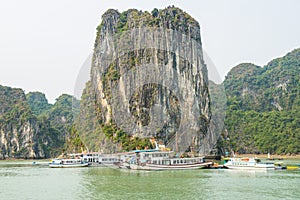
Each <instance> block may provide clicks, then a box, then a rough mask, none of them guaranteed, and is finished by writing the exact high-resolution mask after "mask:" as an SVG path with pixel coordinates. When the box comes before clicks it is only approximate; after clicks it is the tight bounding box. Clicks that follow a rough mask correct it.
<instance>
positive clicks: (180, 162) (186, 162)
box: [118, 149, 213, 171]
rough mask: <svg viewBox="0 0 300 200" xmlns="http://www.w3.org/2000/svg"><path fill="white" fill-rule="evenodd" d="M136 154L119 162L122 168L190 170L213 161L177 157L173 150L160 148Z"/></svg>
mask: <svg viewBox="0 0 300 200" xmlns="http://www.w3.org/2000/svg"><path fill="white" fill-rule="evenodd" d="M133 152H134V154H132V155H131V156H129V157H128V158H127V159H126V160H125V161H123V162H121V163H119V165H118V166H119V167H120V168H127V169H133V170H149V171H152V170H188V169H200V168H204V167H208V166H210V165H212V164H213V163H212V162H204V160H203V158H200V157H190V158H176V157H173V156H172V154H175V153H174V152H173V151H161V150H158V149H149V150H135V151H133Z"/></svg>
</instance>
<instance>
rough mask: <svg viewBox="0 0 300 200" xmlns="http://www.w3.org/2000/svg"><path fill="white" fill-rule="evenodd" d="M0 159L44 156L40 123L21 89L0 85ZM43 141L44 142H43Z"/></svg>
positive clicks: (45, 143)
mask: <svg viewBox="0 0 300 200" xmlns="http://www.w3.org/2000/svg"><path fill="white" fill-rule="evenodd" d="M0 105H1V106H0V107H1V108H0V159H3V158H7V157H15V158H19V157H27V158H42V157H45V152H44V150H43V145H47V142H45V141H43V139H42V138H40V137H39V135H40V129H41V127H40V124H39V122H38V121H37V119H36V117H35V116H33V114H32V112H31V110H30V108H29V105H28V103H27V101H26V98H25V94H24V92H23V91H22V90H21V89H12V88H9V87H3V86H0ZM43 142H44V143H43Z"/></svg>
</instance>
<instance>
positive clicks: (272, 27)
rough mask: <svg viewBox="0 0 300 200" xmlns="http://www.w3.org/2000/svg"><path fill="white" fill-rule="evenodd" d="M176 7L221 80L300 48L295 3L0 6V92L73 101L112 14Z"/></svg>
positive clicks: (241, 0)
mask: <svg viewBox="0 0 300 200" xmlns="http://www.w3.org/2000/svg"><path fill="white" fill-rule="evenodd" d="M168 5H175V6H178V7H180V8H182V9H183V10H184V11H186V12H188V13H189V14H190V15H191V16H192V17H194V18H195V19H196V20H198V21H199V23H200V26H201V37H202V43H203V49H204V51H205V52H206V53H207V54H208V55H209V57H210V58H211V60H212V61H213V62H214V64H215V66H216V68H217V70H218V72H219V74H220V76H221V77H222V79H224V77H225V75H226V74H227V72H228V71H229V70H230V69H231V68H232V67H234V66H235V65H237V64H239V63H241V62H252V63H254V64H257V65H261V66H263V65H265V64H267V62H268V61H270V60H271V59H273V58H276V57H279V56H283V55H285V54H286V53H287V52H289V51H291V50H293V49H295V48H299V47H300V21H299V19H300V11H299V10H300V1H297V0H263V1H262V0H248V1H247V0H228V1H222V0H219V1H214V0H212V1H207V0H193V1H192V0H190V1H188V0H181V1H162V0H143V1H142V0H119V1H113V0H102V1H100V0H86V1H84V0H51V1H50V0H49V1H41V0H26V1H22V0H9V1H3V0H1V6H0V84H1V85H6V86H12V87H19V88H23V89H24V90H25V91H26V92H29V91H41V92H44V93H45V94H46V96H47V98H48V99H49V101H50V102H54V99H55V98H57V97H58V96H59V95H60V94H61V93H69V94H73V92H74V85H75V81H76V78H77V76H78V74H79V72H80V69H81V67H82V64H83V63H84V62H85V60H86V59H87V57H88V56H89V55H90V54H91V52H92V49H93V45H94V40H95V35H96V27H97V26H98V24H100V21H101V15H102V14H103V13H104V12H105V11H106V10H107V9H109V8H115V9H118V10H119V11H123V10H126V9H128V8H137V9H139V10H148V11H151V10H152V9H153V8H155V7H157V8H164V7H167V6H168Z"/></svg>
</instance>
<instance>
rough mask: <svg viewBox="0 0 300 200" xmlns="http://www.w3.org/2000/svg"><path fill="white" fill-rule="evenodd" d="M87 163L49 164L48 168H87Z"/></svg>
mask: <svg viewBox="0 0 300 200" xmlns="http://www.w3.org/2000/svg"><path fill="white" fill-rule="evenodd" d="M88 165H89V164H88V163H82V164H70V165H67V164H49V167H50V168H75V167H87V166H88Z"/></svg>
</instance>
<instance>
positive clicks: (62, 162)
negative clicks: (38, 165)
mask: <svg viewBox="0 0 300 200" xmlns="http://www.w3.org/2000/svg"><path fill="white" fill-rule="evenodd" d="M88 165H89V163H87V162H84V161H83V160H82V159H79V158H72V159H60V158H57V159H53V160H52V162H51V163H50V164H49V167H51V168H72V167H87V166H88Z"/></svg>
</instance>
